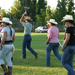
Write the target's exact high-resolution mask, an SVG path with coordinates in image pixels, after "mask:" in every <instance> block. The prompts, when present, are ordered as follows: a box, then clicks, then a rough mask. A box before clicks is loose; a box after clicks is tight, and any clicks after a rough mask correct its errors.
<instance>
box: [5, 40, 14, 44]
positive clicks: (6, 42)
mask: <svg viewBox="0 0 75 75" xmlns="http://www.w3.org/2000/svg"><path fill="white" fill-rule="evenodd" d="M12 43H13V41H12V40H10V41H5V42H4V44H12Z"/></svg>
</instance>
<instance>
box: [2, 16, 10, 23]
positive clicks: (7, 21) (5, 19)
mask: <svg viewBox="0 0 75 75" xmlns="http://www.w3.org/2000/svg"><path fill="white" fill-rule="evenodd" d="M9 21H10V20H9V18H8V17H4V18H3V19H2V22H4V23H9Z"/></svg>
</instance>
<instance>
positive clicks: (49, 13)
mask: <svg viewBox="0 0 75 75" xmlns="http://www.w3.org/2000/svg"><path fill="white" fill-rule="evenodd" d="M50 18H51V7H50V6H48V7H47V9H46V17H45V20H46V21H47V20H49V19H50Z"/></svg>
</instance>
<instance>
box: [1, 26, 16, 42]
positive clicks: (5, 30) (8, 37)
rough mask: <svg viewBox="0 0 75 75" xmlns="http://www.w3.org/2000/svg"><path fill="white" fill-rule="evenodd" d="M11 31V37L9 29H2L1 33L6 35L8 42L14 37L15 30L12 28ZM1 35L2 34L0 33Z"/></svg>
mask: <svg viewBox="0 0 75 75" xmlns="http://www.w3.org/2000/svg"><path fill="white" fill-rule="evenodd" d="M11 30H12V36H11V35H10V28H9V26H7V27H5V28H3V29H2V31H1V32H6V33H7V36H6V41H9V40H12V37H13V36H14V33H15V30H14V29H13V28H11ZM2 35H3V33H2ZM2 38H3V37H1V40H2Z"/></svg>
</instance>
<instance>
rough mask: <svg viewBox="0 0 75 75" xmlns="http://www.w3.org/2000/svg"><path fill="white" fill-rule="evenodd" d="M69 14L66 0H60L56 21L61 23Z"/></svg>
mask: <svg viewBox="0 0 75 75" xmlns="http://www.w3.org/2000/svg"><path fill="white" fill-rule="evenodd" d="M66 13H67V11H66V2H65V0H61V1H60V0H58V4H57V7H56V12H55V19H56V20H57V21H61V19H62V17H63V16H64V15H65V14H66Z"/></svg>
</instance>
